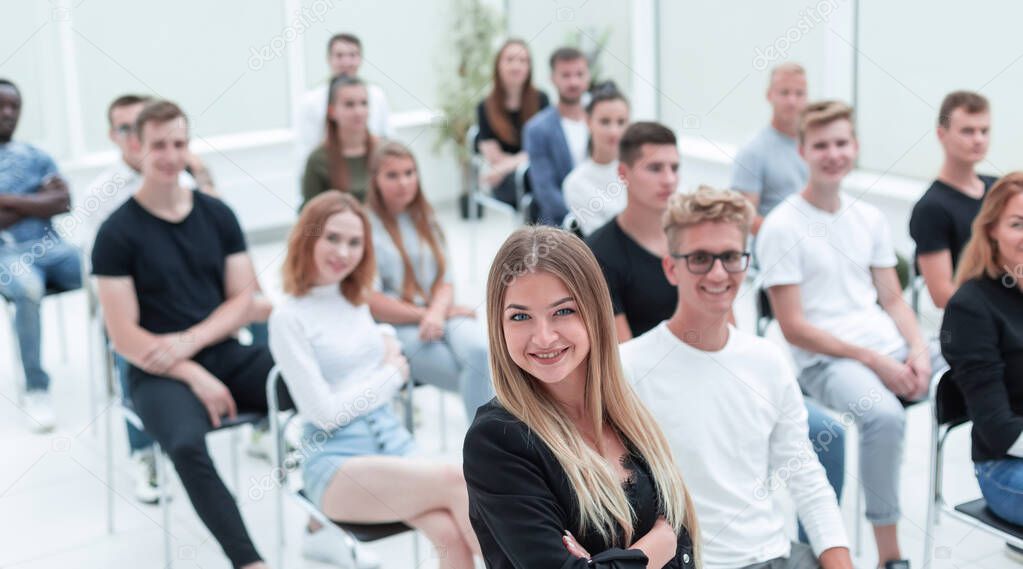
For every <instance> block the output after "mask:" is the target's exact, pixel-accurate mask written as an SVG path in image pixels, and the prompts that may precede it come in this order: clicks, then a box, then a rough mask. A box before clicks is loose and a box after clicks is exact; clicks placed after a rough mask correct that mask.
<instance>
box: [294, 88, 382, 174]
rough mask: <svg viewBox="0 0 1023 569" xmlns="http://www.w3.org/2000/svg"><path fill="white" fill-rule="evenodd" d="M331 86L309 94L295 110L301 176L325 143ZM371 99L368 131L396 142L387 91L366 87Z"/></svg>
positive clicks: (296, 147) (296, 155)
mask: <svg viewBox="0 0 1023 569" xmlns="http://www.w3.org/2000/svg"><path fill="white" fill-rule="evenodd" d="M328 87H329V85H320V86H319V87H317V88H315V89H313V90H311V91H307V92H306V94H305V95H303V96H302V100H301V101H300V102H299V104H298V106H296V107H295V116H294V128H295V159H296V161H297V163H298V171H299V173H300V175H301V173H302V172H304V171H305V163H306V160H307V159H308V158H309V153H311V152H312V151H313V150H315V149H316V147H317V146H319V145H320V143H321V142H323V137H324V136H326V133H327V88H328ZM366 92H367V94H368V96H369V101H368V102H369V118H368V125H367V126H368V127H369V131H370V132H371V133H373V134H375V135H377V136H379V137H382V138H394V132H393V131H392V130H391V124H390V107H388V105H387V97H386V96H385V95H384V90H383V89H381V88H380V87H378V86H376V85H370V84H366Z"/></svg>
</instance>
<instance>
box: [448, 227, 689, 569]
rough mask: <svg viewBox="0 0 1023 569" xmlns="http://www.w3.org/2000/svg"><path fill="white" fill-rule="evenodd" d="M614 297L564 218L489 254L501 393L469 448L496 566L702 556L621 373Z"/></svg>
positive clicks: (486, 543)
mask: <svg viewBox="0 0 1023 569" xmlns="http://www.w3.org/2000/svg"><path fill="white" fill-rule="evenodd" d="M538 251H543V252H544V253H543V254H539V253H538ZM609 298H610V297H609V294H608V291H607V287H606V286H605V285H604V280H603V279H602V278H601V275H600V267H599V266H598V265H597V263H596V259H594V258H593V255H592V254H591V253H590V252H589V250H588V249H587V248H586V246H585V245H584V244H583V242H582V241H580V240H579V239H578V238H577V237H576V236H574V235H572V234H570V233H567V232H564V231H561V230H559V229H554V228H550V227H527V228H523V229H520V230H518V231H516V232H515V233H513V234H512V235H511V236H510V237H509V238H508V239H507V240H506V241H505V243H504V245H502V247H501V249H500V250H499V251H498V252H497V256H496V257H495V258H494V262H493V265H492V266H491V269H490V276H489V278H488V279H487V323H488V327H489V332H490V333H489V336H490V354H491V356H490V357H491V364H492V367H493V369H494V385H495V388H496V391H497V397H496V398H495V399H494V400H492V401H491V402H490V403H488V404H487V405H485V406H483V407H482V408H480V410H479V412H478V413H477V414H476V420H475V421H474V422H473V424H472V426H471V427H470V428H469V432H468V433H467V434H466V436H465V448H464V460H465V464H464V469H465V479H466V482H467V483H468V487H469V507H470V510H469V511H470V519H471V520H472V525H473V528H474V529H475V530H476V535H477V536H478V537H479V540H480V546H481V547H482V550H483V557H484V560H485V561H486V565H487V567H489V568H491V569H504V568H508V569H511V568H512V567H515V568H525V567H530V568H533V567H536V568H540V567H559V568H562V569H576V568H578V569H582V568H584V567H595V568H604V569H626V568H628V569H632V568H635V569H640V568H646V567H667V568H672V569H681V568H683V567H686V568H695V567H698V566H699V561H698V558H699V546H698V545H696V544H698V543H699V532H698V531H697V522H696V516H695V514H694V512H693V502H692V500H691V499H690V497H689V493H688V491H687V490H686V486H685V483H684V482H683V481H682V475H681V473H680V472H679V469H678V467H677V466H676V465H675V461H674V460H673V458H672V453H671V449H670V447H669V445H668V441H667V440H666V439H665V436H664V433H662V432H661V429H660V427H659V426H658V425H657V423H656V422H655V420H654V417H653V416H651V414H650V412H649V411H647V409H646V408H645V407H644V406H643V404H642V403H640V401H639V399H638V398H637V397H636V395H635V393H634V392H633V391H632V389H630V388H629V386H628V384H627V383H626V382H625V378H624V377H622V372H621V369H622V367H621V362H620V361H619V359H618V350H617V349H616V346H615V336H614V333H613V326H612V323H611V318H612V313H611V304H610V302H609ZM693 434H694V436H696V434H695V433H693Z"/></svg>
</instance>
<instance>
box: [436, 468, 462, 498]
mask: <svg viewBox="0 0 1023 569" xmlns="http://www.w3.org/2000/svg"><path fill="white" fill-rule="evenodd" d="M438 483H439V484H440V485H441V488H444V489H445V490H447V491H448V492H450V493H451V494H452V496H453V498H454V499H456V500H463V499H468V491H467V490H466V486H465V476H464V475H463V474H462V468H461V467H460V466H455V465H450V464H446V465H444V466H443V467H441V471H440V476H439V482H438Z"/></svg>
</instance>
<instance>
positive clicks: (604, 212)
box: [561, 81, 629, 236]
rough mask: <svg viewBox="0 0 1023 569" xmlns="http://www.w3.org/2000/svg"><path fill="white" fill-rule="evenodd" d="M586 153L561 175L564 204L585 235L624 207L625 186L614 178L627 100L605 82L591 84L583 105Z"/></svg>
mask: <svg viewBox="0 0 1023 569" xmlns="http://www.w3.org/2000/svg"><path fill="white" fill-rule="evenodd" d="M586 125H587V127H589V129H590V144H589V156H587V158H586V160H584V161H583V162H582V163H581V164H579V165H578V166H576V167H575V168H574V169H573V170H572V171H571V172H570V173H569V174H568V176H567V177H566V178H565V182H564V184H562V188H561V189H562V191H563V192H564V194H565V204H566V205H568V209H569V210H570V211H571V212H572V214H573V215H575V218H576V220H577V221H578V222H579V229H580V230H581V231H582V233H583V235H584V236H585V235H589V234H591V233H593V232H594V231H595V230H597V229H598V228H599V227H601V226H602V225H604V224H606V223H607V222H608V221H610V220H611V219H612V218H614V216H616V215H618V214H619V213H621V212H622V210H623V209H625V201H626V198H625V187H624V185H623V184H622V181H621V179H620V178H619V177H618V144H619V143H620V142H621V140H622V134H623V133H624V132H625V129H626V127H628V126H629V102H628V101H627V100H626V99H625V95H623V94H622V92H621V91H619V90H618V87H617V86H616V85H615V84H614V83H612V82H610V81H608V82H607V83H603V84H601V85H598V86H596V87H594V89H593V93H592V97H591V98H590V102H589V104H588V105H586Z"/></svg>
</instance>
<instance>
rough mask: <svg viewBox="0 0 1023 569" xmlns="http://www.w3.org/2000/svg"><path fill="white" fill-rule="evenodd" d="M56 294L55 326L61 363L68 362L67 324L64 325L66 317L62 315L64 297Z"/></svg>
mask: <svg viewBox="0 0 1023 569" xmlns="http://www.w3.org/2000/svg"><path fill="white" fill-rule="evenodd" d="M56 296H57V326H58V327H60V333H59V334H58V335H59V336H60V361H61V363H65V364H66V363H67V362H68V355H67V329H68V328H67V326H66V325H65V322H66V320H67V319H66V318H65V317H64V298H63V295H59V294H58V295H56Z"/></svg>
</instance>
